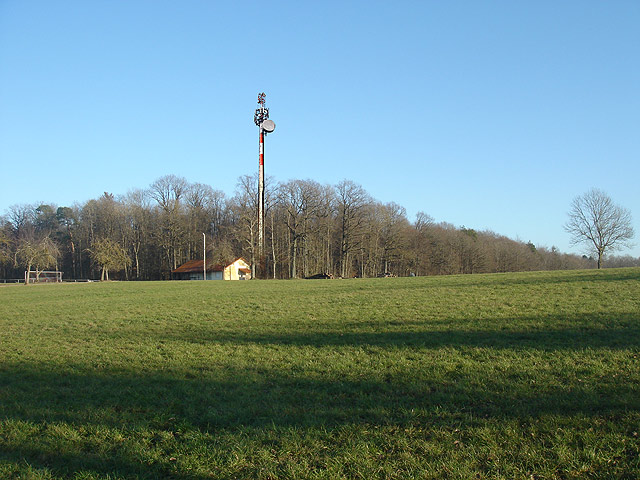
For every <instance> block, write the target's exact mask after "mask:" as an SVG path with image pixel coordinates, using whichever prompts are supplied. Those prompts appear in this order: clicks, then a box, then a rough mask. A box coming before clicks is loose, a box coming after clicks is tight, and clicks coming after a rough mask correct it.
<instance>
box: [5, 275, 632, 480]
mask: <svg viewBox="0 0 640 480" xmlns="http://www.w3.org/2000/svg"><path fill="white" fill-rule="evenodd" d="M639 434H640V269H621V270H606V271H581V272H554V273H523V274H508V275H474V276H453V277H429V278H395V279H370V280H367V279H354V280H332V281H329V280H317V281H265V282H257V281H256V282H233V283H232V282H157V283H102V284H77V285H74V284H69V285H42V286H39V285H33V286H6V287H0V478H2V479H5V478H20V479H58V478H69V479H98V478H101V479H129V478H131V479H134V478H135V479H138V478H140V479H155V478H161V479H165V478H173V479H195V480H197V479H210V478H264V479H270V478H291V479H299V478H312V479H316V478H317V479H320V478H326V479H335V478H362V479H373V478H380V479H387V478H420V479H423V478H433V479H446V478H450V479H456V478H459V479H470V478H492V479H493V478H496V479H502V478H504V479H515V478H522V479H527V480H531V479H571V478H602V479H610V478H627V479H637V478H640V438H639Z"/></svg>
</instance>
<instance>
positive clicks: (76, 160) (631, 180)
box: [0, 0, 640, 256]
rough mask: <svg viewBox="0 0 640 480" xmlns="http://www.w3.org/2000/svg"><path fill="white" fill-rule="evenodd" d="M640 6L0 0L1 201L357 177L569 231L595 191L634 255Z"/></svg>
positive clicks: (480, 213)
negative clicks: (261, 145) (252, 180)
mask: <svg viewBox="0 0 640 480" xmlns="http://www.w3.org/2000/svg"><path fill="white" fill-rule="evenodd" d="M638 25H640V2H638V1H636V0H633V1H625V0H618V1H615V2H601V1H588V0H582V1H563V2H556V1H536V2H513V1H504V2H501V1H491V2H476V1H471V0H469V1H450V2H449V1H447V2H443V1H419V2H405V1H398V2H375V1H362V2H356V1H351V2H350V1H343V2H338V1H335V2H334V1H324V2H293V1H292V2H279V1H273V2H216V1H196V0H185V1H181V2H176V1H173V2H169V1H143V0H131V1H124V0H122V1H106V0H95V1H84V0H83V1H65V0H60V1H55V2H52V1H48V0H47V1H30V0H0V172H1V173H0V175H1V179H2V180H1V183H0V214H2V213H5V212H6V211H7V209H8V207H9V206H11V205H14V204H21V203H33V202H47V203H53V204H56V205H70V204H73V203H75V202H79V203H83V202H85V201H87V200H89V199H91V198H97V197H98V196H100V195H101V194H102V193H103V192H104V191H107V192H110V193H114V194H116V195H117V194H125V193H126V192H127V191H128V190H130V189H133V188H146V187H148V186H149V184H150V183H151V182H153V181H154V180H155V179H156V178H158V177H160V176H163V175H166V174H176V175H180V176H183V177H185V178H187V180H189V181H191V182H201V183H206V184H209V185H211V186H213V187H214V188H216V189H219V190H222V191H224V192H225V193H227V194H228V195H232V194H233V191H234V189H235V184H236V180H237V178H238V177H239V176H240V175H243V174H251V173H253V172H254V171H256V170H257V150H258V142H257V140H258V139H257V136H258V131H257V127H256V126H255V125H254V124H253V111H254V109H255V107H256V96H257V93H259V92H262V91H264V92H266V93H267V106H268V107H269V108H270V111H271V118H272V119H273V120H274V121H275V122H276V125H277V128H276V131H275V133H274V134H273V135H269V136H268V138H267V139H266V147H265V150H266V152H265V168H266V172H267V174H268V175H271V176H272V177H274V178H275V179H276V180H278V181H286V180H288V179H292V178H300V179H307V178H309V179H315V180H317V181H319V182H321V183H329V184H336V183H338V182H339V181H341V180H342V179H345V178H346V179H350V180H353V181H355V182H357V183H359V184H361V185H362V186H363V187H364V188H365V189H366V190H367V191H368V192H369V193H370V194H371V195H372V196H373V197H374V198H376V199H377V200H380V201H382V202H391V201H394V202H396V203H398V204H400V205H402V206H404V207H405V208H406V209H407V213H408V216H409V219H410V220H413V219H414V217H415V214H416V213H417V212H418V211H424V212H426V213H428V214H430V215H431V216H432V217H434V218H435V219H436V221H446V222H449V223H452V224H454V225H456V226H462V225H464V226H466V227H468V228H475V229H477V230H485V229H489V230H492V231H495V232H497V233H500V234H504V235H507V236H509V237H511V238H517V239H520V240H523V241H532V242H533V243H535V244H536V245H539V246H547V247H551V246H557V247H558V248H560V250H562V251H574V252H578V251H579V250H576V249H572V248H570V246H569V238H568V235H567V234H566V233H565V232H564V231H563V228H562V225H563V224H564V222H565V221H566V212H567V211H568V209H569V205H570V203H571V200H572V199H573V198H574V197H575V196H577V195H580V194H582V193H584V192H586V191H587V190H589V189H590V188H592V187H597V188H600V189H602V190H604V191H606V192H607V193H609V195H611V197H612V198H613V199H614V201H615V202H616V203H618V204H620V205H622V206H624V207H626V208H627V209H629V210H631V212H632V215H633V219H634V228H635V230H636V240H635V243H636V247H634V248H633V249H631V250H624V251H622V252H621V253H624V254H627V253H628V254H632V255H634V256H640V246H638V245H640V194H639V193H638V180H639V178H640V158H639V157H640V155H639V153H640V54H639V53H638V52H640V28H638Z"/></svg>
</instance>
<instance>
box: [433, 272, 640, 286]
mask: <svg viewBox="0 0 640 480" xmlns="http://www.w3.org/2000/svg"><path fill="white" fill-rule="evenodd" d="M430 278H436V279H437V285H436V286H437V287H469V286H480V287H495V286H511V285H554V284H563V283H583V282H591V281H593V282H596V283H598V282H605V283H611V282H620V281H628V280H635V281H640V268H637V267H633V268H616V269H603V270H583V271H580V272H576V271H563V270H559V271H548V272H520V273H515V274H514V273H504V274H502V273H497V274H488V275H453V276H444V277H430Z"/></svg>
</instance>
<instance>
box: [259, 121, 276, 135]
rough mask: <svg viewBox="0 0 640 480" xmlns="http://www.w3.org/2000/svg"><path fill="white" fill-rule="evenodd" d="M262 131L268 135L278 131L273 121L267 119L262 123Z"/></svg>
mask: <svg viewBox="0 0 640 480" xmlns="http://www.w3.org/2000/svg"><path fill="white" fill-rule="evenodd" d="M262 129H263V130H264V131H265V132H267V133H271V132H273V131H274V130H275V129H276V124H275V123H274V122H273V120H268V119H267V120H265V121H264V122H262Z"/></svg>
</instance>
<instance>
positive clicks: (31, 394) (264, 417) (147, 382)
mask: <svg viewBox="0 0 640 480" xmlns="http://www.w3.org/2000/svg"><path fill="white" fill-rule="evenodd" d="M327 377H328V378H324V377H323V376H322V375H319V374H317V373H316V375H315V376H313V375H309V374H306V375H305V374H304V372H302V373H298V374H296V373H295V372H286V370H284V369H283V370H277V371H276V370H274V371H270V370H268V369H262V370H260V369H253V368H248V369H246V370H237V371H228V370H225V371H206V372H203V374H202V378H184V376H180V375H178V374H173V375H172V374H171V373H168V372H167V373H162V372H154V373H149V374H140V375H132V374H131V373H125V372H121V373H118V372H98V371H94V372H75V373H74V372H68V373H59V372H56V371H54V370H46V369H45V368H36V367H28V366H19V365H14V366H5V367H4V368H3V371H2V372H1V373H0V384H1V385H2V393H1V395H0V402H1V405H2V406H1V407H0V419H3V421H4V422H6V421H9V422H21V421H24V422H28V424H29V425H35V426H36V427H38V428H39V429H40V430H39V431H37V432H33V433H32V434H31V436H29V435H27V437H25V438H23V439H22V440H20V441H16V440H14V441H11V440H7V434H6V432H4V434H3V432H2V431H1V430H0V459H5V460H10V461H14V462H17V463H21V462H24V461H28V462H29V463H30V464H31V465H34V466H41V467H48V468H52V469H53V470H54V471H56V472H59V473H61V474H62V475H63V476H64V475H69V476H71V474H72V473H73V472H78V471H81V470H88V471H92V472H94V473H97V474H99V475H105V474H115V473H118V474H125V475H126V476H131V475H135V478H184V479H188V478H191V479H197V478H199V477H198V476H197V475H195V474H194V475H192V474H189V473H184V474H178V473H175V471H174V470H172V469H171V465H170V464H168V463H167V461H166V459H167V458H168V457H169V456H170V455H171V451H167V452H165V453H164V458H165V461H164V462H155V463H153V462H152V463H151V464H149V463H145V462H144V461H142V460H141V459H140V458H138V457H136V454H135V453H132V450H131V449H126V448H121V447H119V446H118V445H114V443H117V442H115V441H111V444H110V443H109V442H108V441H107V442H106V447H105V446H103V447H102V448H101V449H102V450H103V451H102V452H101V453H99V454H95V455H94V454H91V453H90V452H91V448H92V443H91V440H88V441H87V444H86V445H83V441H84V439H83V438H84V437H83V435H84V436H86V437H88V438H90V437H91V435H93V434H92V433H91V432H92V431H93V430H96V429H97V430H100V429H102V430H103V431H104V430H108V431H111V432H114V431H115V432H123V433H124V435H125V436H126V435H138V436H140V435H143V436H144V434H145V433H144V432H169V433H170V434H172V435H175V434H179V433H180V432H198V433H197V434H198V435H207V434H210V435H213V436H216V434H217V433H221V432H223V431H227V432H228V431H234V430H237V429H249V430H253V429H258V430H261V429H273V428H290V427H293V428H296V429H307V428H312V429H313V428H329V429H332V428H339V427H341V426H347V425H358V424H360V425H382V426H384V425H394V426H401V427H402V426H406V425H415V424H420V425H421V426H423V427H426V428H430V427H435V428H439V427H451V425H452V424H456V422H464V423H465V424H467V425H469V424H474V422H475V423H478V422H484V421H487V420H489V421H491V420H492V419H505V418H507V419H509V418H518V419H523V420H524V419H527V418H531V417H538V416H540V415H547V414H552V415H561V416H568V415H579V416H586V417H601V416H609V417H615V416H616V415H623V414H628V413H629V412H630V411H632V412H638V411H640V385H638V384H637V383H633V382H620V383H613V382H606V383H603V384H598V383H591V382H587V383H584V384H575V383H574V384H572V385H557V384H556V385H555V386H552V385H540V386H536V385H532V384H531V382H530V381H529V380H528V379H527V378H515V379H514V378H513V377H511V376H510V375H508V374H506V373H505V377H504V378H497V377H496V376H495V372H493V373H492V372H489V371H486V372H474V374H473V375H470V374H465V373H464V372H460V371H451V372H448V373H447V374H446V375H444V376H442V374H439V375H435V374H434V375H430V374H429V373H427V375H425V376H421V377H416V378H413V379H411V378H409V379H407V378H404V377H399V376H397V375H394V373H393V372H390V373H389V374H388V375H385V374H383V373H380V374H377V375H376V378H359V379H354V378H352V377H351V378H348V379H346V378H341V377H340V375H338V374H336V373H335V372H332V373H331V374H330V375H327ZM52 425H53V426H54V427H55V426H56V425H65V426H68V427H69V428H70V429H71V430H73V431H74V433H73V434H72V435H71V438H70V439H69V438H66V439H64V440H60V439H59V438H58V439H57V440H56V437H55V435H60V434H59V432H58V433H55V432H54V433H53V434H52V435H53V437H52V438H53V440H52V439H48V437H47V435H48V433H47V428H49V426H52ZM0 426H2V421H0ZM83 432H84V433H83ZM127 432H128V433H127ZM141 432H142V433H141ZM176 432H177V433H176ZM149 435H151V434H149ZM77 436H80V437H83V438H79V439H78V438H75V437H77ZM55 441H58V442H62V443H63V444H65V445H67V446H69V445H71V447H70V448H71V450H72V452H71V453H70V452H61V453H57V452H55V447H52V446H51V445H55ZM143 443H145V442H143ZM94 447H95V446H94ZM145 448H146V449H153V445H152V439H151V440H149V442H147V445H146V446H145ZM86 452H89V453H86Z"/></svg>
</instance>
